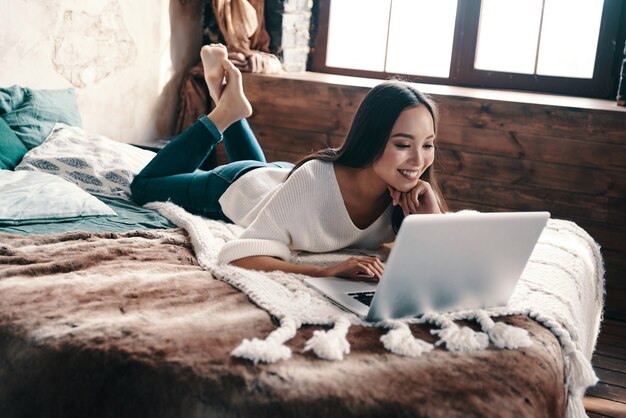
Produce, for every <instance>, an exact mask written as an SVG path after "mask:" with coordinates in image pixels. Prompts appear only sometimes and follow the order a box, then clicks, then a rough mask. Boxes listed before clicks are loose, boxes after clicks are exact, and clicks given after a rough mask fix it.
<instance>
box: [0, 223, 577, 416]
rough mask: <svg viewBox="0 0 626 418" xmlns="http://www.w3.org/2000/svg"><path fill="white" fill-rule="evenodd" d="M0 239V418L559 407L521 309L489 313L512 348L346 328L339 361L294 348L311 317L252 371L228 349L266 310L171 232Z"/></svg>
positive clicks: (532, 326)
mask: <svg viewBox="0 0 626 418" xmlns="http://www.w3.org/2000/svg"><path fill="white" fill-rule="evenodd" d="M0 243H1V244H0V415H1V416H2V417H22V416H31V417H34V416H41V417H46V416H63V417H73V416H76V417H79V416H80V417H84V416H90V417H131V416H132V417H137V416H150V417H166V416H167V417H171V416H179V417H204V416H260V417H262V416H304V417H308V416H311V417H319V416H363V417H374V416H407V417H409V416H411V417H493V416H498V417H558V416H564V415H565V410H566V406H567V405H566V402H567V393H566V390H565V388H564V380H565V366H564V362H563V353H562V349H561V346H560V344H559V342H558V340H557V339H556V338H555V336H554V335H553V334H552V332H550V331H549V330H547V329H546V328H544V327H543V326H541V325H540V324H538V323H537V322H535V321H533V320H532V319H530V318H528V317H526V316H508V317H504V318H500V319H498V320H497V321H504V322H506V323H509V324H513V325H515V326H518V327H521V328H524V329H526V330H527V331H528V332H529V334H530V336H531V338H532V340H533V344H532V345H531V346H530V347H526V348H521V349H516V350H499V349H495V348H488V349H485V350H479V351H474V352H469V353H458V352H450V351H447V350H444V349H441V348H436V349H435V350H433V351H431V352H430V353H428V354H427V355H424V356H421V357H418V358H409V357H401V356H397V355H394V354H392V353H390V352H388V351H387V350H385V349H384V348H383V347H382V345H381V343H380V341H378V340H379V338H380V336H381V335H383V334H384V332H385V331H384V330H381V329H377V328H368V327H362V326H352V327H351V328H350V331H349V334H348V337H347V338H348V341H349V342H350V346H351V347H350V350H351V352H350V355H349V356H347V357H346V358H345V359H344V360H343V361H326V360H322V359H319V358H317V357H316V356H315V355H314V354H313V353H311V352H304V351H303V348H302V347H303V346H304V342H305V341H306V340H307V339H309V338H310V337H311V336H312V334H313V332H314V331H315V330H318V329H321V328H320V327H312V326H311V327H304V328H303V329H302V330H300V331H299V332H298V334H297V335H296V336H295V338H294V339H292V340H290V341H289V342H287V345H288V346H289V347H290V348H291V349H292V351H293V355H292V358H291V359H290V360H288V361H283V362H277V363H273V364H258V365H254V364H252V363H250V362H248V361H245V360H241V359H237V358H234V357H232V356H231V351H232V350H233V349H234V348H235V347H236V346H237V345H239V344H240V342H241V340H242V338H243V337H254V336H258V337H259V338H263V337H265V336H267V334H269V333H270V332H272V330H274V329H275V328H276V319H275V318H272V317H271V316H270V315H268V314H267V313H266V312H265V311H264V310H261V309H260V308H258V307H256V306H255V305H254V304H252V303H251V302H250V301H249V300H248V298H247V297H246V296H245V295H244V294H242V293H241V292H239V291H238V290H236V289H235V288H233V287H231V286H230V285H228V284H226V283H224V282H222V281H218V280H215V279H214V278H213V277H212V276H211V274H210V273H208V272H206V271H204V270H202V269H201V268H200V267H199V266H198V262H197V259H196V257H195V255H194V252H193V249H192V246H191V244H190V241H189V238H188V236H187V234H186V232H185V231H184V230H183V229H172V230H150V231H130V232H122V233H88V232H68V233H64V234H58V235H38V236H31V237H23V236H16V235H10V234H2V233H0ZM467 325H469V326H473V327H474V326H475V325H474V324H469V323H468V324H467ZM411 330H412V332H413V333H414V334H415V335H416V336H417V337H419V338H421V339H423V340H425V341H428V342H434V341H435V340H436V338H435V337H434V336H432V335H430V333H429V328H428V326H426V325H411Z"/></svg>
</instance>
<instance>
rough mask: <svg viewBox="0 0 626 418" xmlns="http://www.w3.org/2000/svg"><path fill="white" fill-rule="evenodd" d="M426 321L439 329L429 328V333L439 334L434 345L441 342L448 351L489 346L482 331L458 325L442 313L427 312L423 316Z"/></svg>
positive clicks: (486, 337) (479, 348)
mask: <svg viewBox="0 0 626 418" xmlns="http://www.w3.org/2000/svg"><path fill="white" fill-rule="evenodd" d="M422 318H423V319H425V320H426V321H427V322H429V323H432V324H435V325H437V326H439V327H441V329H434V330H431V331H430V333H431V334H433V335H438V336H439V341H437V342H436V343H435V345H436V346H440V345H442V344H445V345H446V348H447V349H448V350H450V351H464V352H466V351H477V350H484V349H485V348H487V347H488V346H489V337H488V336H487V334H485V333H484V332H476V331H474V330H473V329H471V328H469V327H459V326H458V325H457V324H455V323H454V322H452V321H451V320H449V319H448V318H446V317H445V316H443V315H440V314H435V313H428V314H425V315H424V316H423V317H422Z"/></svg>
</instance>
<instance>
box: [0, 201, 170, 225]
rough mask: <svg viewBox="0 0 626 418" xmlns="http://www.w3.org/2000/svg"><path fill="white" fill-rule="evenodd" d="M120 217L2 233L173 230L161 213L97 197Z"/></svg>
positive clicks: (76, 221)
mask: <svg viewBox="0 0 626 418" xmlns="http://www.w3.org/2000/svg"><path fill="white" fill-rule="evenodd" d="M96 197H97V198H98V199H99V200H101V201H102V202H104V203H105V204H107V205H108V206H109V207H110V208H111V209H113V211H115V213H117V216H100V217H96V216H91V217H84V218H77V219H72V220H67V221H61V222H41V223H29V224H24V225H10V226H0V232H6V233H10V234H18V235H33V234H58V233H62V232H68V231H88V232H105V231H108V232H121V231H130V230H132V229H157V228H173V227H174V226H175V225H174V224H172V223H171V222H170V221H169V220H168V219H167V218H165V217H163V216H162V215H160V214H159V213H158V212H156V211H154V210H152V209H147V208H144V207H141V206H139V205H137V204H135V203H134V202H131V201H128V200H125V199H116V198H109V197H102V196H96Z"/></svg>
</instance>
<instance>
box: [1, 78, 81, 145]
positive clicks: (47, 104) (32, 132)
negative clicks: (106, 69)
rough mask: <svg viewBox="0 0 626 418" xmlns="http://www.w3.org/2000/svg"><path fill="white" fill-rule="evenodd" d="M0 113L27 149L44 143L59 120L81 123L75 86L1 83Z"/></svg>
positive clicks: (74, 124) (71, 124)
mask: <svg viewBox="0 0 626 418" xmlns="http://www.w3.org/2000/svg"><path fill="white" fill-rule="evenodd" d="M0 117H2V118H3V119H4V120H5V122H6V123H7V124H8V125H9V126H10V127H11V129H12V130H13V131H14V132H15V134H16V135H17V137H18V138H19V139H20V141H21V142H22V144H24V146H26V148H27V149H31V148H34V147H36V146H37V145H39V144H41V143H42V142H43V141H44V140H45V139H46V138H47V137H48V135H49V134H50V132H52V127H53V126H54V124H55V123H57V122H61V123H65V124H67V125H70V126H78V127H82V122H81V119H80V113H79V111H78V104H77V103H76V94H75V92H74V89H73V88H68V89H61V90H35V89H31V88H27V87H20V86H12V87H0Z"/></svg>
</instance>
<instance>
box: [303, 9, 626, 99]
mask: <svg viewBox="0 0 626 418" xmlns="http://www.w3.org/2000/svg"><path fill="white" fill-rule="evenodd" d="M330 1H331V0H317V1H316V4H315V7H319V9H318V10H316V12H317V16H318V18H317V20H318V22H317V31H316V36H315V44H314V45H313V48H312V49H313V50H312V61H311V66H310V69H311V70H312V71H315V72H321V73H330V74H339V75H348V76H356V77H368V78H379V79H387V78H390V77H398V76H399V77H401V78H402V79H404V80H407V81H413V82H417V83H427V84H445V85H452V86H462V87H478V88H494V89H507V90H523V91H533V92H541V93H553V94H562V95H568V96H580V97H593V98H601V99H615V96H616V94H617V87H618V83H619V70H620V65H621V62H622V57H623V54H622V53H623V50H624V40H625V38H626V2H624V1H623V0H604V7H603V11H602V21H601V24H600V32H599V36H598V47H597V51H596V61H595V65H594V73H593V78H591V79H577V78H570V77H554V76H542V75H531V74H518V73H509V72H498V71H486V70H477V69H474V68H473V65H474V59H473V57H474V56H475V54H476V40H477V35H478V24H479V17H480V7H481V0H458V5H457V14H456V24H455V33H454V38H453V39H454V40H453V46H452V57H451V63H450V75H449V77H448V78H439V77H427V76H416V75H411V74H397V73H387V72H377V71H368V70H356V69H348V68H338V67H329V66H327V65H326V63H325V60H326V50H327V43H328V23H329V15H330ZM435 1H436V0H435Z"/></svg>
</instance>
